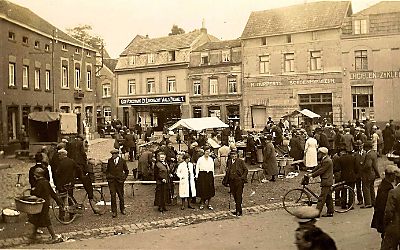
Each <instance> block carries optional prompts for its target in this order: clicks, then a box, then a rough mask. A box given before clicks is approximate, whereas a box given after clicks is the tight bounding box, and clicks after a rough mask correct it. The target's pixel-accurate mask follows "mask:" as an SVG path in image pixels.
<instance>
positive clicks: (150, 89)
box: [147, 78, 156, 93]
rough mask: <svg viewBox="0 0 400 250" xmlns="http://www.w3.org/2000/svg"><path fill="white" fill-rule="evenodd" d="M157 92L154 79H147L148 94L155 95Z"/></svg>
mask: <svg viewBox="0 0 400 250" xmlns="http://www.w3.org/2000/svg"><path fill="white" fill-rule="evenodd" d="M155 92H156V83H155V81H154V78H147V93H155Z"/></svg>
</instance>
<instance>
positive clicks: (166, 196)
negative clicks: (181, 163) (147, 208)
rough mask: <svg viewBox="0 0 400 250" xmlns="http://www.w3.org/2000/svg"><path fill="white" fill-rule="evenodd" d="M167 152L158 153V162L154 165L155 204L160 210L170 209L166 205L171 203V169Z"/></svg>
mask: <svg viewBox="0 0 400 250" xmlns="http://www.w3.org/2000/svg"><path fill="white" fill-rule="evenodd" d="M165 159H166V156H165V153H164V152H162V151H160V152H158V155H157V163H156V165H155V167H154V178H155V179H156V183H157V185H156V196H155V200H154V205H155V206H158V211H160V212H161V213H162V212H165V211H168V210H167V208H166V207H165V205H166V204H167V203H171V196H170V190H171V181H170V178H171V176H172V175H171V173H170V171H171V169H170V167H169V166H168V164H167V162H166V160H165Z"/></svg>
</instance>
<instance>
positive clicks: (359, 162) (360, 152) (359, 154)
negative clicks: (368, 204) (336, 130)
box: [354, 140, 367, 205]
mask: <svg viewBox="0 0 400 250" xmlns="http://www.w3.org/2000/svg"><path fill="white" fill-rule="evenodd" d="M363 145H364V143H362V141H361V140H358V141H356V144H355V151H356V152H355V153H354V157H355V160H356V168H355V171H356V189H357V201H358V203H357V205H362V204H363V203H364V197H363V194H362V188H361V183H362V179H361V169H362V167H363V164H364V161H365V155H366V153H367V152H365V150H364V149H363Z"/></svg>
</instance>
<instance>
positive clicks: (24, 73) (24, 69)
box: [22, 65, 29, 88]
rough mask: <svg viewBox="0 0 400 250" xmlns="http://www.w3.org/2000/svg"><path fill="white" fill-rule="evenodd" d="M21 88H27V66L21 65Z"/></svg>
mask: <svg viewBox="0 0 400 250" xmlns="http://www.w3.org/2000/svg"><path fill="white" fill-rule="evenodd" d="M22 88H29V67H28V66H26V65H24V66H23V67H22Z"/></svg>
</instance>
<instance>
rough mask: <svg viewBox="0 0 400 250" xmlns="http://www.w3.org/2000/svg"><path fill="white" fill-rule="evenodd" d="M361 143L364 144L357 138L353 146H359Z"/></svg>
mask: <svg viewBox="0 0 400 250" xmlns="http://www.w3.org/2000/svg"><path fill="white" fill-rule="evenodd" d="M362 145H364V143H363V142H362V141H361V140H357V141H356V143H355V144H354V146H356V147H361V146H362Z"/></svg>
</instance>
